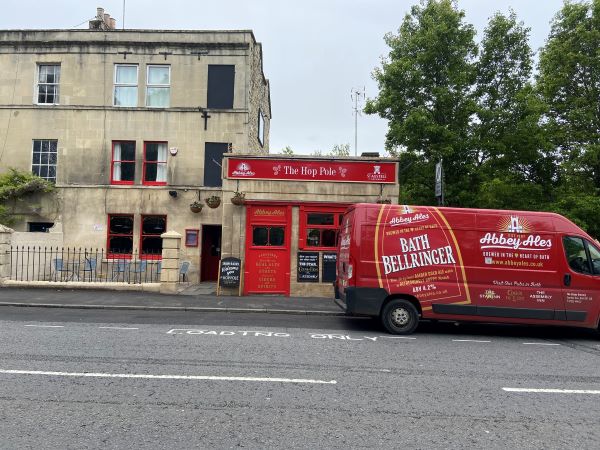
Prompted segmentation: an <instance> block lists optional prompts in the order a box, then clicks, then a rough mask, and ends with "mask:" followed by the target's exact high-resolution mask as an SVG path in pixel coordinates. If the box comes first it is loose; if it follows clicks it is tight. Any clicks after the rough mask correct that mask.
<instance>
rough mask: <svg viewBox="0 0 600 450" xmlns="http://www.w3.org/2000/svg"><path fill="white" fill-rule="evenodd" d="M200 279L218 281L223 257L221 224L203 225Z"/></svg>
mask: <svg viewBox="0 0 600 450" xmlns="http://www.w3.org/2000/svg"><path fill="white" fill-rule="evenodd" d="M201 252H202V253H201V254H200V281H217V278H218V276H219V260H220V259H221V225H203V226H202V246H201Z"/></svg>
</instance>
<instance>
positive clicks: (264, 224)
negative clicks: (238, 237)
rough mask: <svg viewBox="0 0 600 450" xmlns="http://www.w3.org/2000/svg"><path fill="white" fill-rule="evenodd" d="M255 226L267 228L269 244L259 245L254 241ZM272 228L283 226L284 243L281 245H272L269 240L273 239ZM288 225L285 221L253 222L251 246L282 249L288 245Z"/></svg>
mask: <svg viewBox="0 0 600 450" xmlns="http://www.w3.org/2000/svg"><path fill="white" fill-rule="evenodd" d="M255 228H266V229H267V245H258V244H255V243H254V229H255ZM271 228H282V229H283V243H282V244H281V245H270V244H268V242H269V241H270V240H271ZM288 228H289V227H288V226H287V225H286V224H285V223H260V222H259V223H253V224H252V226H251V227H250V232H251V233H252V235H251V239H250V246H251V248H266V249H269V248H273V249H282V248H286V247H287V242H288V241H287V238H288V237H287V233H288Z"/></svg>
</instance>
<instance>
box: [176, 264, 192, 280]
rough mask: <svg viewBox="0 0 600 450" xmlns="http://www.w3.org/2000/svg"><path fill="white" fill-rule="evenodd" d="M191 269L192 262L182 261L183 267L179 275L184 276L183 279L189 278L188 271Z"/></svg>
mask: <svg viewBox="0 0 600 450" xmlns="http://www.w3.org/2000/svg"><path fill="white" fill-rule="evenodd" d="M188 270H190V262H189V261H184V262H182V263H181V267H180V268H179V276H180V277H182V278H183V281H186V279H187V273H188Z"/></svg>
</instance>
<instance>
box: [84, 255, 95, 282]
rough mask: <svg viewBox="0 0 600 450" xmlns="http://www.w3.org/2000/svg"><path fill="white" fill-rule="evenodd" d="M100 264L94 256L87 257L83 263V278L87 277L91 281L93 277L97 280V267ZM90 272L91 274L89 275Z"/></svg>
mask: <svg viewBox="0 0 600 450" xmlns="http://www.w3.org/2000/svg"><path fill="white" fill-rule="evenodd" d="M97 265H98V261H97V260H96V259H95V258H94V259H91V258H85V264H84V265H83V279H84V280H85V279H86V278H87V279H88V280H89V281H92V279H93V280H94V281H95V280H96V267H97ZM88 274H89V275H88Z"/></svg>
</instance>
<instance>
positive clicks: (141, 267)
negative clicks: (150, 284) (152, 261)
mask: <svg viewBox="0 0 600 450" xmlns="http://www.w3.org/2000/svg"><path fill="white" fill-rule="evenodd" d="M132 264H133V271H132V272H131V273H132V274H133V282H134V283H137V282H138V275H139V281H140V283H141V282H142V274H143V273H145V272H146V266H147V265H148V262H147V261H134V262H133V263H132Z"/></svg>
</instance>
